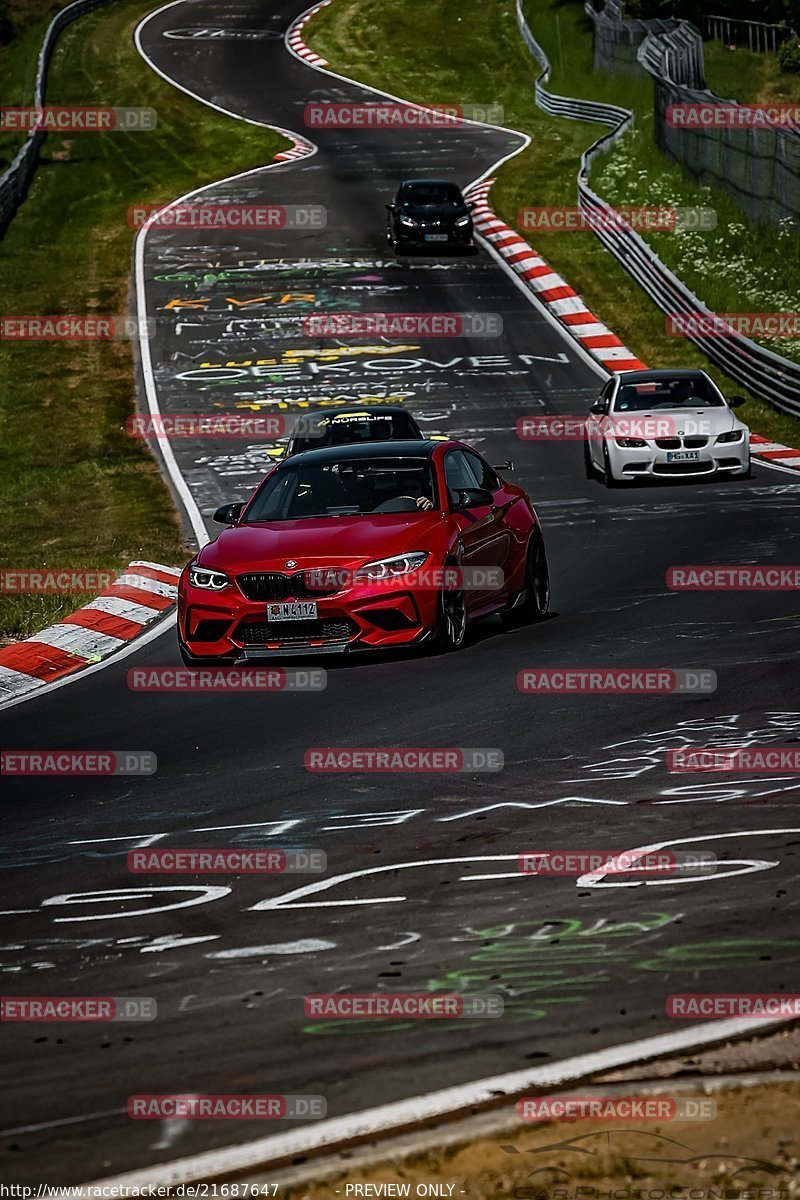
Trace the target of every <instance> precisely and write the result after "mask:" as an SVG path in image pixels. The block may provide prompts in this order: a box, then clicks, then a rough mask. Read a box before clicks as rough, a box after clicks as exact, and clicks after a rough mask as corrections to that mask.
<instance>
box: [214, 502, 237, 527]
mask: <svg viewBox="0 0 800 1200" xmlns="http://www.w3.org/2000/svg"><path fill="white" fill-rule="evenodd" d="M243 508H244V501H243V500H242V501H240V502H239V503H238V504H222V505H220V507H219V508H218V509H217V511H216V512H215V513H214V520H215V521H216V522H217V524H218V525H235V524H236V522H237V521H238V520H239V517H240V516H241V515H242V509H243Z"/></svg>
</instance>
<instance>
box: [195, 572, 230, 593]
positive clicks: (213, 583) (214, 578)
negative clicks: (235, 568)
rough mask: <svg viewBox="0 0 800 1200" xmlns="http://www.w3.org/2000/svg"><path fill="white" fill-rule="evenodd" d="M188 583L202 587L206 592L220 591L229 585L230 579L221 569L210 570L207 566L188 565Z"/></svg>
mask: <svg viewBox="0 0 800 1200" xmlns="http://www.w3.org/2000/svg"><path fill="white" fill-rule="evenodd" d="M189 583H190V584H191V585H192V587H196V588H203V589H204V590H205V591H207V592H221V591H222V589H223V588H226V587H230V586H231V581H230V579H229V578H228V576H227V575H226V574H224V572H223V571H210V570H209V569H208V567H198V566H192V567H189Z"/></svg>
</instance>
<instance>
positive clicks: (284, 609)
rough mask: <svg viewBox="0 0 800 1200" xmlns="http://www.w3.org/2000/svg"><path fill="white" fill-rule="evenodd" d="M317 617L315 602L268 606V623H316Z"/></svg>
mask: <svg viewBox="0 0 800 1200" xmlns="http://www.w3.org/2000/svg"><path fill="white" fill-rule="evenodd" d="M316 617H317V604H316V601H315V600H290V601H287V602H286V603H285V604H268V605H267V620H268V621H314V620H316Z"/></svg>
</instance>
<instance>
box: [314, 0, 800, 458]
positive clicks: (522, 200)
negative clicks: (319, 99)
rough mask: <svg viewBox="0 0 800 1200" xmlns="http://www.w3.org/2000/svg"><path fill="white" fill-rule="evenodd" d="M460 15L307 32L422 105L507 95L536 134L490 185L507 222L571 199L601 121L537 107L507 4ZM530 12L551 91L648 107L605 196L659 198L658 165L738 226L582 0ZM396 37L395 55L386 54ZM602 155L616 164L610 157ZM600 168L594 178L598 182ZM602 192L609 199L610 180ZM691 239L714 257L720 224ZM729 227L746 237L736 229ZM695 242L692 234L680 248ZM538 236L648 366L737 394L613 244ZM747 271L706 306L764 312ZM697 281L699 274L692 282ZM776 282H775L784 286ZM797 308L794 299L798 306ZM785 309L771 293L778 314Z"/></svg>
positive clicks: (754, 408)
mask: <svg viewBox="0 0 800 1200" xmlns="http://www.w3.org/2000/svg"><path fill="white" fill-rule="evenodd" d="M464 13H465V9H464V7H463V4H462V3H461V0H428V3H426V4H425V6H424V7H420V6H418V5H410V4H409V5H400V6H397V5H395V6H393V7H392V8H391V9H387V8H386V6H385V4H384V3H383V0H336V2H335V3H334V4H331V5H330V6H329V7H328V8H325V9H323V10H321V12H320V13H319V14H318V15H317V16H316V17H314V18H313V23H312V24H311V26H310V27H309V36H308V40H309V42H310V44H312V45H313V48H314V49H315V50H316V51H317V52H318V53H319V54H322V55H324V57H325V58H327V59H328V60H329V61H330V62H331V64H332V65H333V67H334V69H338V70H341V71H342V72H343V73H344V74H347V75H350V76H352V77H354V78H358V79H361V80H363V81H365V82H368V83H372V84H373V85H375V86H377V87H380V88H384V89H385V90H387V91H390V92H392V93H394V94H395V95H401V96H405V97H407V98H408V99H411V100H416V101H419V102H427V103H445V102H448V101H452V102H459V101H460V102H461V103H465V104H466V103H475V104H489V103H495V104H500V105H502V106H503V109H504V112H505V124H507V125H509V126H512V127H514V128H516V129H520V130H523V131H525V132H526V133H529V134H530V135H531V137H532V139H533V140H532V144H531V146H530V147H529V148H528V149H527V150H526V151H525V152H524V153H523V154H520V155H517V157H516V158H514V159H512V160H511V161H510V162H509V163H507V164H506V165H505V166H504V167H503V168H502V169H501V170H500V171H499V173H498V177H497V183H496V184H495V186H494V188H493V189H492V203H493V205H494V207H495V209H496V210H497V211H498V213H499V214H500V215H501V216H502V217H503V218H504V219H505V220H506V221H507V222H508V223H509V224H510V225H512V226H516V227H517V228H519V226H518V225H517V220H516V218H517V213H518V212H519V209H520V208H522V207H525V206H526V205H528V206H529V205H536V206H550V205H553V206H557V205H565V204H566V205H572V204H575V202H576V175H577V171H578V165H579V162H580V156H581V153H582V151H583V150H585V149H586V148H587V147H588V146H589V145H591V143H592V142H593V141H595V140H596V138H597V137H598V132H599V130H598V126H596V125H588V124H582V123H579V122H574V121H565V120H561V119H557V118H550V117H547V116H546V115H545V114H544V113H542V112H541V111H540V110H539V109H537V108H536V106H535V104H534V100H533V81H534V79H535V76H536V74H537V73H538V69H537V67H536V64H535V62H534V60H533V59H532V58H531V56H530V54H529V53H528V51H527V50H526V49H525V47H524V44H523V42H522V39H521V37H520V35H519V32H518V29H517V24H516V19H515V12H514V4H513V2H512V0H486V3H485V4H482V5H481V6H479V7H478V8H476V9H475V10H474V11H473V10H470V12H469V15H468V16H465V15H464ZM527 15H528V20H529V23H530V24H531V26H532V28H533V30H534V33H535V34H536V36H537V38H538V39H539V41H540V42H541V43H542V44H543V45H544V47H545V49H546V50H547V52H548V55H549V56H550V58H551V61H552V64H553V73H552V78H551V81H550V83H549V85H548V86H549V87H550V89H551V90H552V91H554V92H561V93H563V94H567V95H575V96H591V97H593V98H596V99H599V100H609V101H613V102H614V103H617V104H623V105H625V106H627V107H629V108H634V109H635V110H636V111H637V113H638V114H639V117H638V122H637V125H638V129H641V130H643V133H642V137H641V139H640V141H639V142H637V141H636V140H635V139H634V138H629V139H626V140H625V141H624V142H623V145H622V147H621V148H620V150H619V151H617V152H615V153H616V154H621V153H623V149H624V152H625V153H626V154H628V147H629V146H631V145H633V146H634V147H635V148H636V150H637V152H638V153H639V154H640V155H641V159H640V158H638V157H637V158H636V159H635V165H632V166H631V167H630V171H628V169H627V167H626V174H625V177H624V179H618V181H617V190H618V191H619V193H623V192H625V189H626V187H627V189H628V192H629V193H630V194H629V195H627V197H626V198H624V200H623V199H622V198H620V199H618V197H616V196H615V197H612V196H609V199H614V200H615V201H617V202H619V203H622V202H624V203H631V204H641V203H644V204H649V205H652V204H654V203H661V202H662V201H661V200H658V201H655V200H654V199H653V197H652V196H646V197H645V198H644V199H642V198H636V195H635V193H636V187H635V186H634V185H635V184H638V180H639V175H640V173H641V172H644V174H643V175H642V179H646V180H648V181H649V184H648V186H650V187H652V179H653V178H655V177H656V176H657V175H658V176H659V178H660V173H661V172H666V174H667V178H668V180H669V183H670V187H671V188H673V189H674V190H673V191H672V192H671V195H672V196H675V195H676V194H677V195H678V196H680V201H679V202H680V204H682V205H691V204H700V205H702V206H703V207H709V206H710V207H714V208H717V209H718V211H719V212H720V225H721V226H722V225H724V224H725V223H726V222H730V223H735V224H736V225H737V226H738V228H739V229H740V228H741V226H742V224H743V220H742V216H741V213H740V212H739V210H738V209H735V208H734V207H733V205H732V204H731V202H730V201H729V200H728V199H727V197H725V196H720V195H718V194H716V193H714V194H712V193H710V192H709V190H708V189H701V188H697V187H696V186H695V185H694V184H692V183H690V182H689V181H688V180H687V179H686V178H685V177H684V176H683V173H682V172H681V171H680V169H679V168H678V167H676V166H674V165H673V164H671V163H670V162H668V160H666V159H665V158H664V157H663V156H662V155H661V154H660V153H659V152H658V151H657V150H656V148H655V146H654V144H653V140H652V137H650V136H646V134H647V130H648V124H647V123H648V113H652V85H651V84H650V81H649V80H647V79H642V80H639V79H628V78H625V77H615V78H613V79H612V78H609V77H606V76H604V75H601V74H594V73H593V72H592V67H591V34H590V30H591V26H590V23H589V21H588V18H587V17H586V16H585V14H584V12H583V4H582V2H581V0H566V2H565V3H560V4H558V5H556V6H551V5H550V4H549V2H548V0H533V2H532V3H529V4H528V6H527ZM389 46H391V53H390V54H389V53H386V47H389ZM649 128H652V116H650V117H649ZM637 136H638V134H637ZM607 161H608V163H609V164H613V162H614V155H610V156H609V158H608V160H607ZM598 178H599V176H598V175H596V176H595V182H596V181H597V179H598ZM643 186H644V185H643ZM644 190H646V187H645V189H644ZM600 191H601V194H604V195H605V192H603V188H602V187H600ZM526 236H529V235H526ZM689 236H691V238H695V239H696V238H698V237H702V238H704V244H707V245H706V248H707V250H708V251H709V253H711V252H713V251H714V249H715V248H714V245H713V239H714V237H716V236H717V234H716V231H715V233H714V234H712V235H698V234H692V235H682V237H683V238H686V237H689ZM732 236H733V237H734V238H735V237H736V236H737V234H736V231H734V233H733V235H732ZM761 236H763V237H765V238H766V239H767V240H768V241H770V246H765V245H764V243H762V242H761V241H756V242H755V243H754V246H753V250H754V253H762V252H764V253H766V251H767V249H770V250H771V252H772V253H773V256H774V257H773V260H772V261H774V260H775V258H777V259H778V261H779V262H780V263H781V264H782V267H781V269H782V270H784V271H785V269H786V267H787V262H788V263H789V265H791V264H792V263H793V261H794V256H795V254H800V249H797V247H796V242H797V241H798V239H795V245H794V246H792V247H790V248H788V249H787V250H786V251H784V248H783V247H781V248H780V251H779V253H778V254H775V245H774V237H773V235H771V234H765V235H761ZM665 239H670V241H671V243H672V245H671V247H670V244H669V242H668V243H667V245H666V247H663V246H662V245H660V244H659V245H658V246H657V247H656V248H657V249H658V252H659V253H662V252H663V253H664V256H665V257H666V256H667V254H668V253H669V252H674V251H675V247H676V245H677V243H678V242H679V241H680V240H681V239H679V238H678V236H677V235H675V234H663V235H661V241H662V242H663V241H664V240H665ZM689 244H690V243H688V242H685V241H684V242H683V245H684V246H688V245H689ZM535 246H536V249H537V250H538V251H539V252H540V253H541V254H542V255H544V257H545V258H546V259H547V261H548V262H550V263H551V264H552V266H553V267H554V268H555V269H556V270H558V271H559V272H560V273H561V274H563V275H564V277H565V278H566V279H568V280H569V282H570V283H571V284H572V286H573V287H574V288H576V290H577V291H578V292H580V293H581V295H582V296H583V297H584V298H585V300H586V302H587V304H588V306H589V307H590V308H591V309H592V311H593V312H595V313H596V314H597V315H598V316H599V317H600V318H601V319H602V320H603V321H605V322H606V324H608V325H609V326H610V327H611V328H612V329H613V330H614V331H615V332H616V333H617V334H618V335H619V336H620V337H621V338H622V339H623V341H624V342H625V343H626V345H628V346H629V347H630V348H631V350H633V351H634V352H635V353H636V354H638V355H639V356H640V357H641V358H642V359H643V360H644V361H645V362H647V363H648V364H650V365H651V366H698V367H704V368H706V369H708V370H709V372H710V374H711V375H712V376H713V377H714V378H715V379H716V380H717V381H718V382H719V383H720V385H721V386H722V387H723V389H724V390H725V391H726V392H727V393H728V394H731V393H739V392H743V389H742V387H741V385H740V384H737V383H735V382H734V381H733V380H730V379H728V378H727V377H726V376H725V375H724V374H723V373H722V372H720V371H718V370H717V369H716V368H713V367H710V366H709V363H708V360H707V359H706V358H705V356H704V355H703V354H701V353H700V351H699V350H697V349H696V348H695V347H694V346H693V345H692V344H691V343H689V342H684V341H683V340H682V339H679V338H674V337H669V336H667V334H666V333H665V328H664V324H665V319H664V314H663V313H662V312H661V311H660V310H659V309H658V308H657V307H656V306H655V305H654V304H653V303H652V302H651V301H650V300H649V299H648V298H647V296H646V295H645V293H644V292H643V291H642V290H641V289H640V288H639V287H638V286H637V285H636V284H635V283H633V282H632V280H631V279H630V276H629V275H628V274H627V273H626V272H625V271H624V270H623V269H622V267H620V266H619V265H618V264H617V263H616V262H615V261H614V259H612V258H611V256H610V255H609V254H608V253H607V252H606V251H604V249H603V248H602V246H601V245H600V243H599V242H598V240H597V239H596V237H595V236H594V235H593V234H591V233H543V232H538V233H537V234H536V237H535ZM798 263H800V259H798ZM676 265H677V264H676ZM770 269H772V268H770ZM726 271H727V268H726ZM710 274H711V275H712V276H713V272H710V270H709V267H708V266H707V265H704V266H703V269H702V271H701V272H699V275H700V280H699V284H700V285H703V286H702V287H701V286H695V290H696V291H698V292H699V294H701V295H702V291H703V287H705V286H706V285H708V284H709V282H713V283H715V284H716V283H719V284H720V285H722V284H723V283H726V279H725V278H724V274H725V273H724V272H720V273H719V274H720V275H722V276H723V278H713V277H712V278H710ZM740 275H741V272H737V273H736V276H735V278H734V279H733V280H732V281H731V283H730V287H731V290H732V291H733V295H734V297H735V298H736V302H735V303H729V304H728V305H727V307H726V306H725V305H716V302H715V301H714V300H713V298H709V297H708V296H703V298H704V299H705V300H706V302H707V303H708V304H709V307H712V308H713V307H718V308H719V309H720V311H739V310H741V309H742V308H745V309H746V310H747V311H751V310H755V311H760V309H759V308H758V306H757V305H751V307H750V308H747V306H746V305H743V304H742V303H741V296H740V295H739V294H738V293H737V292H736V285H737V283H738V282H739V278H740ZM694 282H695V283H696V284H697V280H695V281H694ZM779 283H780V280H777V281H776V286H778V285H779ZM795 307H796V305H795V304H792V305H791V307H790V311H793V310H794V308H795ZM779 309H780V304H779V303H777V302H776V303H774V304H773V305H771V307H770V309H769V311H778V310H779ZM744 394H747V393H744ZM742 413H743V415H744V418H745V420H747V421H748V423H749V424H750V426H751V428H752V429H753V430H754V431H755V432H757V433H761V434H763V435H764V436H765V437H771V438H776V439H777V440H780V441H785V442H788V443H789V444H790V445H798V444H800V420H797V419H796V418H793V417H789V416H786V415H785V414H782V413H778V412H776V411H775V410H773V409H772V408H770V406H769V405H767V404H766V403H764V402H763V401H760V400H758V399H756V398H755V397H750V398H749V400H748V404H747V405H746V407H745V408H744V409H743V410H742Z"/></svg>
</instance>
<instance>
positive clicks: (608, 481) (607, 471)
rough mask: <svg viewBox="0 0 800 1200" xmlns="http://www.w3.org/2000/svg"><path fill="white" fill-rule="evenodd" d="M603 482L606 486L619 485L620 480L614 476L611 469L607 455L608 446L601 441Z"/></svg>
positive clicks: (616, 486)
mask: <svg viewBox="0 0 800 1200" xmlns="http://www.w3.org/2000/svg"><path fill="white" fill-rule="evenodd" d="M603 483H604V484H605V485H606V487H607V488H618V487H621V484H620V481H619V480H618V479H615V478H614V475H613V472H612V470H611V459H610V458H609V457H608V446H607V445H606V444H605V442H604V443H603Z"/></svg>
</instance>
